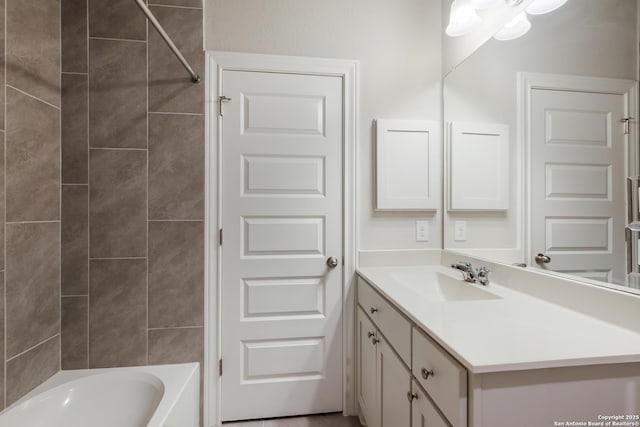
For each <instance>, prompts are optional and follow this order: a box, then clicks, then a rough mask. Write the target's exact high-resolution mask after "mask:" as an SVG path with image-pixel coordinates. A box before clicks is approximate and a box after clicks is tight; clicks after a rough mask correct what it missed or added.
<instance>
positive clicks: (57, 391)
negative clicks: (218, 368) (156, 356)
mask: <svg viewBox="0 0 640 427" xmlns="http://www.w3.org/2000/svg"><path fill="white" fill-rule="evenodd" d="M199 402H200V368H199V365H198V364H197V363H187V364H180V365H159V366H140V367H131V368H111V369H83V370H77V371H60V372H58V373H57V374H55V375H54V376H53V377H51V378H50V379H48V380H47V381H45V382H44V383H43V384H41V385H40V386H38V387H36V388H35V389H34V390H32V391H31V392H30V393H29V394H27V395H26V396H24V397H23V398H22V399H20V400H18V401H17V402H16V403H14V404H13V405H11V406H10V407H9V408H7V409H6V410H4V411H3V412H2V413H0V427H88V426H91V427H198V426H199V417H200V415H199V413H200V410H199V406H200V403H199Z"/></svg>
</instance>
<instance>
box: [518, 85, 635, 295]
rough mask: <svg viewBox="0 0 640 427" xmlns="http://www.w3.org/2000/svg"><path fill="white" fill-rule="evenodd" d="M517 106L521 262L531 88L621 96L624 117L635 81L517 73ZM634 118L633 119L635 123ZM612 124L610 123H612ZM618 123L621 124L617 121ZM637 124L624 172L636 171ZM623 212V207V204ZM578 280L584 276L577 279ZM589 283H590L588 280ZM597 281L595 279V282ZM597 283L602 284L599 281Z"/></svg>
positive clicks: (630, 110)
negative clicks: (521, 195)
mask: <svg viewBox="0 0 640 427" xmlns="http://www.w3.org/2000/svg"><path fill="white" fill-rule="evenodd" d="M517 85H518V87H517V106H518V107H517V108H518V122H517V126H518V136H519V137H520V141H522V142H521V144H523V145H524V150H523V153H524V156H523V157H522V160H521V168H522V170H524V171H525V179H524V182H523V184H522V191H524V194H525V197H524V198H523V206H522V216H523V217H524V224H525V241H524V248H523V252H524V255H525V262H526V263H527V264H528V263H529V261H530V260H531V205H532V201H531V196H532V195H531V165H530V161H529V159H531V126H530V125H531V119H530V118H531V95H532V93H531V92H532V91H533V90H534V89H548V90H559V91H561V90H566V91H572V92H597V93H604V94H611V95H622V96H624V97H625V100H626V106H625V107H626V109H627V113H626V115H627V117H636V118H637V115H636V114H637V111H638V104H637V103H638V97H637V95H636V94H637V91H638V84H637V82H636V81H634V80H627V79H612V78H605V77H586V76H575V75H565V74H546V73H524V72H521V73H517ZM637 122H638V120H637V119H636V122H635V123H637ZM612 125H613V124H612ZM620 126H622V124H620ZM636 137H637V126H635V124H634V126H629V134H628V135H626V138H625V160H626V162H625V174H626V175H627V176H629V175H630V174H634V175H635V174H637V173H638V172H640V169H639V160H638V154H639V153H638V147H637V143H636V144H634V143H633V142H636ZM625 211H626V206H625ZM540 271H541V272H544V273H549V274H558V273H554V272H553V271H550V270H540ZM577 279H578V280H581V281H588V279H581V278H577ZM589 283H591V282H589ZM595 283H599V282H595ZM600 285H602V284H601V283H600Z"/></svg>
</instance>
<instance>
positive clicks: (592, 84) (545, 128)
mask: <svg viewBox="0 0 640 427" xmlns="http://www.w3.org/2000/svg"><path fill="white" fill-rule="evenodd" d="M637 18H638V4H637V0H569V1H568V2H567V3H566V4H565V5H564V6H562V7H561V8H559V9H557V10H555V11H553V12H552V13H548V14H544V15H536V16H529V20H530V21H531V29H530V30H529V32H528V33H526V34H525V35H524V36H522V37H520V38H517V39H515V40H509V41H499V40H496V39H490V40H489V41H487V42H486V43H485V44H484V45H482V46H481V47H480V48H479V49H477V50H476V51H475V52H474V53H473V54H471V55H470V56H469V57H468V58H466V59H465V60H464V61H463V62H462V63H461V64H459V65H458V66H457V67H456V68H455V69H454V70H452V71H451V72H449V73H448V74H447V75H446V76H445V79H444V84H443V93H444V130H445V181H446V184H445V216H444V247H445V249H449V250H453V251H459V252H462V253H466V254H470V255H474V256H479V257H483V258H486V259H491V260H495V261H499V262H504V263H522V264H526V265H527V267H531V268H540V269H544V270H547V271H550V272H551V271H553V272H558V273H560V274H568V275H572V276H574V277H580V278H584V279H586V280H588V281H597V283H599V284H605V285H607V286H612V287H616V288H619V289H624V290H629V291H631V292H639V291H638V288H639V286H638V284H637V282H636V281H635V280H634V277H633V276H634V275H629V274H627V268H628V266H627V253H628V252H630V251H629V250H628V248H627V243H626V240H625V234H628V233H626V232H625V227H626V226H627V222H628V218H627V198H628V197H627V194H626V181H627V177H628V176H634V175H637V174H638V164H637V163H638V162H637V158H638V150H637V148H636V146H637V144H638V142H637V126H638V121H637V120H635V119H633V118H630V117H638V112H637V85H636V81H637V76H638V66H637V58H638V55H637V21H638V19H637ZM627 119H629V121H625V120H627ZM505 140H506V141H507V142H506V143H505ZM460 177H463V178H460ZM470 177H472V178H473V179H470ZM461 199H464V200H465V203H458V202H456V201H457V200H461ZM496 200H497V201H499V202H500V203H497V202H495V201H496ZM487 201H490V202H487ZM452 202H453V203H452ZM636 243H637V242H636ZM629 264H630V265H632V264H633V263H632V262H631V263H629Z"/></svg>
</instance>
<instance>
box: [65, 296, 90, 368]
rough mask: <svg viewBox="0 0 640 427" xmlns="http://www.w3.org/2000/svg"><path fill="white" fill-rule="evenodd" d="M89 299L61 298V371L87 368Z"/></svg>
mask: <svg viewBox="0 0 640 427" xmlns="http://www.w3.org/2000/svg"><path fill="white" fill-rule="evenodd" d="M88 328H89V297H63V298H62V325H61V329H62V331H61V334H62V335H61V342H62V369H86V368H88V367H89V348H88V344H89V343H88V341H89V330H88Z"/></svg>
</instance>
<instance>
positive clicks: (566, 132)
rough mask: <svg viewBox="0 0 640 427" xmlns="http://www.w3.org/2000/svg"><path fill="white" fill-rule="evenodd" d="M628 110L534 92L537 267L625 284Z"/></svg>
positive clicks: (613, 99)
mask: <svg viewBox="0 0 640 427" xmlns="http://www.w3.org/2000/svg"><path fill="white" fill-rule="evenodd" d="M626 110H627V108H626V101H625V97H624V96H623V95H615V94H607V93H598V92H597V91H594V92H573V91H568V90H542V89H534V90H532V93H531V116H530V120H531V123H530V132H531V135H530V136H531V159H530V162H531V163H530V165H531V191H532V196H531V197H532V201H531V202H532V203H531V244H532V246H531V252H532V254H531V255H532V259H531V260H530V263H531V264H532V265H538V266H540V267H542V268H548V269H550V270H554V271H559V272H565V273H568V274H575V275H579V276H582V277H586V278H591V279H596V280H602V281H608V282H612V281H614V282H617V283H624V276H625V243H624V238H625V235H624V227H625V215H626V210H625V194H624V189H625V176H626V167H625V151H626V147H625V142H626V138H625V134H624V126H623V125H622V124H621V123H620V120H621V119H623V118H624V117H625V114H626ZM538 253H541V254H543V256H542V257H538V259H536V255H537V254H538ZM545 256H546V257H548V258H545Z"/></svg>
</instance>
